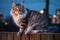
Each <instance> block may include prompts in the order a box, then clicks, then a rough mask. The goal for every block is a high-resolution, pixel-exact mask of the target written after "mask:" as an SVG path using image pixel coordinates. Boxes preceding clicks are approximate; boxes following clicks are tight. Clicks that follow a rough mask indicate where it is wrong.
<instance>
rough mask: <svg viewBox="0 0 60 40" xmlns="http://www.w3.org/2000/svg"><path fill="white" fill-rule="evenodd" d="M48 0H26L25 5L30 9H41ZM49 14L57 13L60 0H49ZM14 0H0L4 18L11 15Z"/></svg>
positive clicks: (59, 7)
mask: <svg viewBox="0 0 60 40" xmlns="http://www.w3.org/2000/svg"><path fill="white" fill-rule="evenodd" d="M21 1H22V0H14V2H15V3H20V2H21ZM45 1H46V0H24V6H25V7H26V8H28V9H32V10H37V11H40V10H42V9H44V8H45ZM49 3H50V5H49V14H51V15H53V14H55V13H56V9H60V0H50V1H49ZM11 5H12V0H0V12H1V13H2V14H3V15H4V18H6V17H7V16H9V15H10V10H11V7H12V6H11Z"/></svg>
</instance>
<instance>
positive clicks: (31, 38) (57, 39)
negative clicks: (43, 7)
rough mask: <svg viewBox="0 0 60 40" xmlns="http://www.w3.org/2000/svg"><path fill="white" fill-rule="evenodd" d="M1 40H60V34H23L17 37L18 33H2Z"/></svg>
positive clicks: (0, 33) (0, 34)
mask: <svg viewBox="0 0 60 40" xmlns="http://www.w3.org/2000/svg"><path fill="white" fill-rule="evenodd" d="M0 40H60V34H29V35H25V34H23V35H22V37H21V36H20V35H19V36H17V32H0Z"/></svg>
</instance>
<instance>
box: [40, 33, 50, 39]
mask: <svg viewBox="0 0 60 40" xmlns="http://www.w3.org/2000/svg"><path fill="white" fill-rule="evenodd" d="M41 35H42V40H50V36H49V34H41Z"/></svg>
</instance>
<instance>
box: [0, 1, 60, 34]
mask: <svg viewBox="0 0 60 40" xmlns="http://www.w3.org/2000/svg"><path fill="white" fill-rule="evenodd" d="M12 1H13V0H0V31H8V32H10V31H18V30H19V29H18V27H17V26H16V25H15V24H14V22H13V20H12V18H11V16H10V10H11V7H12ZM22 1H24V6H25V8H28V9H30V10H36V11H39V12H40V13H43V14H44V11H46V14H47V15H48V18H49V26H48V29H49V30H50V32H53V33H59V32H60V0H14V2H15V3H20V2H22Z"/></svg>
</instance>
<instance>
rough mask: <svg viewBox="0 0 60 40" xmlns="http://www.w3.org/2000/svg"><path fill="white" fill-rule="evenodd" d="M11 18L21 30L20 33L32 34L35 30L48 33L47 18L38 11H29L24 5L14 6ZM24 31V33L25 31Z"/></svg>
mask: <svg viewBox="0 0 60 40" xmlns="http://www.w3.org/2000/svg"><path fill="white" fill-rule="evenodd" d="M11 16H12V18H13V20H14V22H15V24H16V25H17V26H18V27H19V28H20V30H19V32H18V35H19V33H22V32H25V34H28V33H30V32H31V31H32V30H33V29H34V28H35V29H38V30H40V33H44V32H47V31H48V29H47V25H48V21H47V17H46V16H44V15H42V14H40V13H39V12H38V11H34V10H27V9H26V8H24V5H22V4H15V3H13V4H12V9H11ZM23 30H24V31H23Z"/></svg>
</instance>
